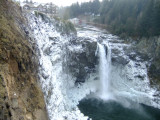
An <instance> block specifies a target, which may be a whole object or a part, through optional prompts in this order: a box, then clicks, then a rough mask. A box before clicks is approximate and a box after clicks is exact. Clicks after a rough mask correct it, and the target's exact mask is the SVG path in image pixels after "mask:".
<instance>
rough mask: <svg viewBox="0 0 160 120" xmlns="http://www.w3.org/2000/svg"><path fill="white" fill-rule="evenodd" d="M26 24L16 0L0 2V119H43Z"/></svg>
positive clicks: (35, 68) (45, 117) (41, 101)
mask: <svg viewBox="0 0 160 120" xmlns="http://www.w3.org/2000/svg"><path fill="white" fill-rule="evenodd" d="M26 25H27V22H26V20H25V18H24V17H23V16H22V12H21V8H20V7H19V6H18V5H17V4H16V3H13V2H12V1H10V0H1V1H0V120H47V112H46V108H45V102H44V98H43V93H42V91H41V89H40V86H39V85H38V79H37V70H38V69H37V65H38V61H37V58H36V55H35V54H34V49H33V48H34V46H32V45H31V44H30V43H29V39H30V38H29V37H28V36H27V33H26V32H25V30H24V29H23V28H24V26H26Z"/></svg>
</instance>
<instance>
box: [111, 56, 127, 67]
mask: <svg viewBox="0 0 160 120" xmlns="http://www.w3.org/2000/svg"><path fill="white" fill-rule="evenodd" d="M112 63H113V64H122V65H126V64H128V63H129V59H127V58H124V57H122V56H115V57H112Z"/></svg>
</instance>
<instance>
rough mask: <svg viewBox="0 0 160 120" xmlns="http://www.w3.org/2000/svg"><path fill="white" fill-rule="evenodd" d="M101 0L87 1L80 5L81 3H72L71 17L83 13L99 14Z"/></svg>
mask: <svg viewBox="0 0 160 120" xmlns="http://www.w3.org/2000/svg"><path fill="white" fill-rule="evenodd" d="M99 8H100V2H99V0H93V2H91V1H90V2H85V3H82V4H80V5H79V3H78V2H77V3H75V4H72V5H71V6H70V8H69V9H70V17H72V18H73V17H77V16H79V15H83V14H89V15H91V14H94V15H97V14H99Z"/></svg>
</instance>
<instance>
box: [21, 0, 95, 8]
mask: <svg viewBox="0 0 160 120" xmlns="http://www.w3.org/2000/svg"><path fill="white" fill-rule="evenodd" d="M21 1H24V0H21ZM28 1H30V0H28ZM32 1H33V2H40V3H47V2H52V3H54V4H56V5H58V6H59V7H60V6H69V5H71V4H72V3H76V2H77V1H78V2H79V3H81V2H88V1H92V0H32Z"/></svg>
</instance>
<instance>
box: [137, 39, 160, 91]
mask: <svg viewBox="0 0 160 120" xmlns="http://www.w3.org/2000/svg"><path fill="white" fill-rule="evenodd" d="M136 48H137V49H138V53H140V54H143V58H144V59H145V60H148V61H149V65H148V72H149V77H150V79H151V82H152V84H154V85H156V86H157V87H158V88H159V89H160V87H159V85H160V37H150V38H142V39H140V40H138V42H137V44H136ZM157 83H158V84H157Z"/></svg>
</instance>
